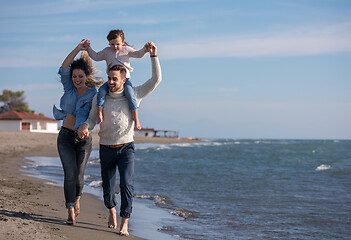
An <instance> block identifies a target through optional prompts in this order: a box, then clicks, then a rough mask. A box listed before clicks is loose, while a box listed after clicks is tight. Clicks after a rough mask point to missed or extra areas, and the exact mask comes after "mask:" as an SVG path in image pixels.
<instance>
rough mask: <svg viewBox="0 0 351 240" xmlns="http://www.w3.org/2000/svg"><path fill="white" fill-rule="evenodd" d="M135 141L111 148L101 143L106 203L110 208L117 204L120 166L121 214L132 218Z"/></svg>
mask: <svg viewBox="0 0 351 240" xmlns="http://www.w3.org/2000/svg"><path fill="white" fill-rule="evenodd" d="M134 149H135V146H134V143H133V142H131V143H127V144H125V145H124V146H122V147H117V148H110V147H107V146H104V145H100V164H101V177H102V189H103V194H104V203H105V206H106V207H107V208H108V209H111V208H114V207H115V206H116V205H117V201H116V197H115V185H116V168H117V167H118V172H119V178H120V183H119V187H120V192H121V209H120V210H121V211H120V216H121V217H123V218H130V215H131V213H132V202H133V192H134V153H135V150H134Z"/></svg>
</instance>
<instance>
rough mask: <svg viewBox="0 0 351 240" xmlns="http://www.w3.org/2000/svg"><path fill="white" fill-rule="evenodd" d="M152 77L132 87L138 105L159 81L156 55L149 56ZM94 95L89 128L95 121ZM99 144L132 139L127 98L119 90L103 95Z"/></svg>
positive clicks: (91, 127) (158, 66) (117, 142)
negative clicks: (103, 102)
mask: <svg viewBox="0 0 351 240" xmlns="http://www.w3.org/2000/svg"><path fill="white" fill-rule="evenodd" d="M151 64H152V77H151V78H150V79H149V80H147V81H146V82H145V83H144V84H142V85H140V86H137V87H134V94H135V98H136V100H137V103H138V105H139V104H140V101H141V100H142V99H143V98H144V97H146V96H147V95H149V94H150V93H151V92H152V91H153V90H154V89H155V88H156V87H157V85H158V84H159V83H160V82H161V80H162V77H161V67H160V63H159V61H158V58H157V57H151ZM97 117H98V115H97V105H96V95H95V97H94V99H93V103H92V107H91V110H90V113H89V117H88V119H87V120H86V122H85V123H86V124H88V127H89V130H92V129H93V128H94V126H95V125H96V123H97ZM99 136H100V144H102V145H116V144H123V143H129V142H132V141H134V138H133V136H134V122H133V118H132V114H131V111H130V109H129V104H128V101H127V98H126V97H125V96H124V93H123V91H121V92H109V94H107V95H106V97H105V104H104V109H103V122H102V123H101V124H100V131H99Z"/></svg>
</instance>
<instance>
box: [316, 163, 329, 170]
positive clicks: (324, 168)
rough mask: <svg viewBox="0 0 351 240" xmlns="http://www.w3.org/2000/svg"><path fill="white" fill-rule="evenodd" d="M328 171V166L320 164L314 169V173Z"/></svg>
mask: <svg viewBox="0 0 351 240" xmlns="http://www.w3.org/2000/svg"><path fill="white" fill-rule="evenodd" d="M329 169H332V167H331V166H330V165H327V164H322V165H319V166H318V167H317V168H316V171H325V170H329Z"/></svg>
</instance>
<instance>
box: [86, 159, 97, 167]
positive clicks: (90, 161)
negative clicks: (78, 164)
mask: <svg viewBox="0 0 351 240" xmlns="http://www.w3.org/2000/svg"><path fill="white" fill-rule="evenodd" d="M87 164H88V165H92V166H100V159H99V158H98V159H90V160H89V161H88V163H87Z"/></svg>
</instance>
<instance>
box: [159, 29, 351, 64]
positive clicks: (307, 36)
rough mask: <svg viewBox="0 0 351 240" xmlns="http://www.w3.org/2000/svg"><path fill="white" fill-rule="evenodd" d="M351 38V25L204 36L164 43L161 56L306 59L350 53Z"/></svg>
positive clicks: (173, 57) (171, 57)
mask: <svg viewBox="0 0 351 240" xmlns="http://www.w3.org/2000/svg"><path fill="white" fill-rule="evenodd" d="M350 39H351V23H345V24H339V25H332V26H327V27H324V28H322V29H318V30H316V29H315V28H313V29H308V28H302V29H292V30H290V31H286V32H282V33H271V34H268V33H266V34H262V35H248V36H236V35H228V36H217V37H210V38H209V37H204V36H203V37H201V38H196V39H186V41H187V42H180V43H179V40H178V41H177V42H175V43H174V42H172V43H166V42H164V43H161V44H159V48H160V49H162V52H161V51H160V54H159V55H162V57H163V58H167V59H179V58H219V57H266V56H279V57H280V56H307V55H317V54H328V53H339V52H351V41H350ZM210 43H211V44H210ZM212 43H218V44H215V45H213V44H212ZM180 49H181V51H180Z"/></svg>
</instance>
